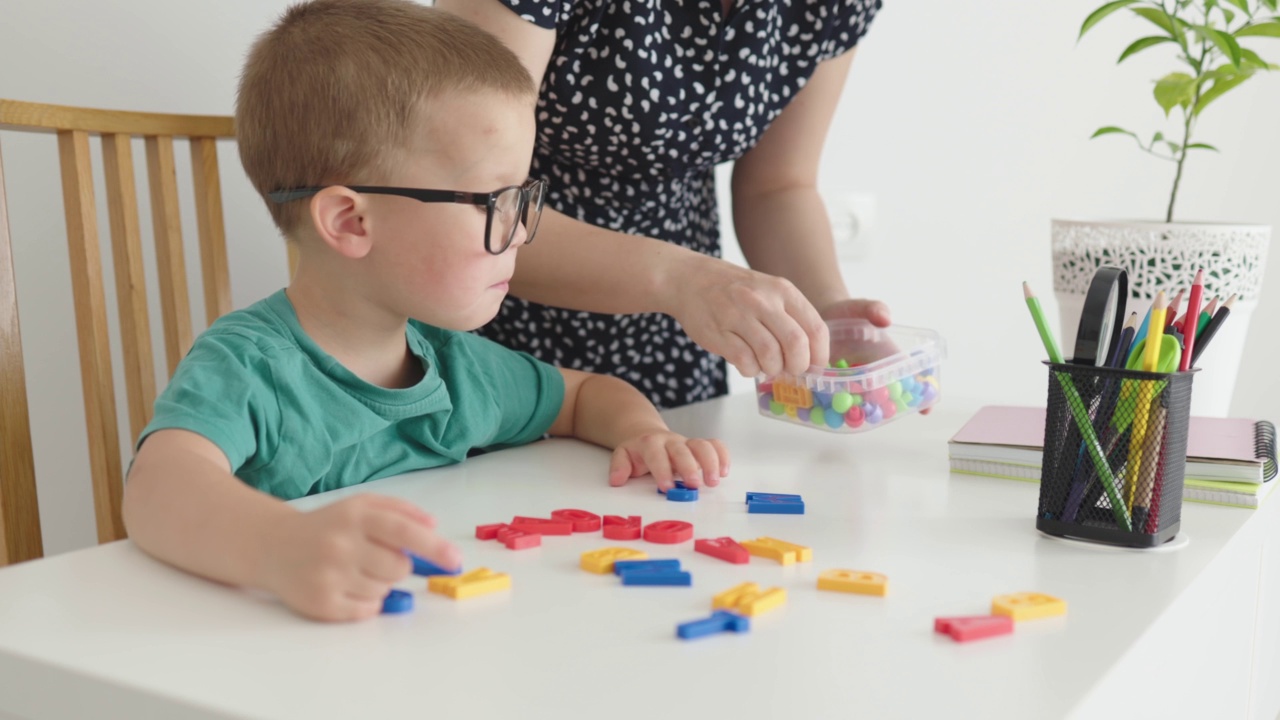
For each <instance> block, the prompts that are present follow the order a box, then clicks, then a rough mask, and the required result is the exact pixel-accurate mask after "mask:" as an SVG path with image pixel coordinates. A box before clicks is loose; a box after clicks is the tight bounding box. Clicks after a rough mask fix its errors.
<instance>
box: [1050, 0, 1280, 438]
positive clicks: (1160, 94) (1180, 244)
mask: <svg viewBox="0 0 1280 720" xmlns="http://www.w3.org/2000/svg"><path fill="white" fill-rule="evenodd" d="M1278 2H1280V0H1116V1H1115V2H1108V3H1106V4H1104V5H1102V6H1101V7H1099V8H1098V9H1096V10H1094V11H1093V12H1092V13H1090V14H1089V16H1088V17H1087V18H1085V20H1084V23H1083V24H1082V25H1081V27H1080V34H1079V37H1081V38H1083V37H1084V35H1085V34H1086V33H1088V32H1089V30H1090V29H1092V28H1093V27H1094V26H1096V25H1097V24H1098V23H1099V22H1102V21H1103V20H1105V19H1106V18H1108V17H1111V16H1113V15H1115V14H1116V13H1131V14H1133V15H1136V16H1137V17H1139V18H1141V19H1142V20H1144V21H1145V22H1144V23H1143V25H1144V27H1146V28H1147V29H1149V30H1151V31H1152V33H1151V34H1150V35H1145V36H1143V37H1139V38H1137V39H1135V40H1134V41H1133V42H1132V43H1130V44H1129V45H1128V47H1126V48H1124V50H1123V51H1122V52H1121V53H1120V57H1119V59H1118V60H1117V64H1119V63H1123V62H1124V61H1125V60H1127V59H1129V58H1131V57H1133V56H1135V55H1137V54H1139V53H1143V52H1149V51H1150V52H1159V51H1164V52H1169V53H1171V54H1172V56H1173V59H1174V61H1175V63H1176V64H1177V65H1178V68H1177V69H1176V70H1173V71H1172V72H1169V73H1168V74H1166V75H1165V76H1164V77H1161V78H1159V79H1157V80H1156V81H1155V85H1154V88H1153V90H1152V96H1153V98H1154V100H1155V102H1156V104H1157V105H1158V106H1159V107H1160V110H1161V111H1162V112H1163V114H1164V117H1165V122H1166V123H1168V124H1169V126H1170V127H1167V128H1165V129H1164V130H1161V131H1157V132H1154V133H1153V134H1152V135H1151V136H1150V139H1149V140H1144V139H1143V138H1144V137H1146V135H1145V133H1144V134H1142V135H1140V134H1138V133H1136V132H1133V131H1130V130H1128V129H1125V128H1122V127H1118V126H1115V125H1107V126H1104V127H1101V128H1099V129H1098V130H1097V131H1095V132H1094V133H1093V136H1092V137H1094V138H1100V137H1111V138H1112V139H1115V138H1128V139H1130V140H1132V141H1133V142H1134V143H1135V144H1136V146H1137V148H1138V149H1139V150H1140V151H1141V152H1143V153H1145V154H1147V155H1150V156H1152V157H1154V158H1157V159H1159V160H1161V161H1164V162H1167V163H1169V164H1170V183H1171V187H1170V191H1169V200H1168V204H1167V205H1166V207H1165V208H1164V213H1163V220H1152V221H1147V222H1142V221H1112V222H1078V221H1068V220H1054V221H1053V266H1054V292H1055V294H1056V296H1057V299H1058V306H1059V311H1060V314H1061V321H1062V329H1063V332H1064V333H1067V334H1065V335H1064V337H1066V338H1071V337H1074V336H1075V331H1076V325H1077V324H1078V322H1079V317H1080V312H1081V308H1082V307H1083V302H1084V294H1085V292H1086V290H1087V289H1088V286H1089V281H1090V279H1091V278H1092V277H1093V273H1094V270H1095V269H1096V268H1097V267H1099V266H1101V265H1114V266H1118V267H1122V268H1125V269H1126V270H1127V271H1128V273H1129V287H1130V299H1131V305H1130V306H1131V307H1132V308H1133V309H1135V310H1139V311H1145V309H1146V307H1147V305H1149V304H1150V302H1151V300H1153V299H1154V297H1155V295H1156V293H1157V292H1159V291H1161V290H1163V291H1165V292H1166V293H1167V294H1168V295H1169V296H1170V297H1172V296H1173V295H1175V294H1176V293H1177V292H1178V291H1179V290H1181V289H1184V288H1186V286H1187V285H1188V284H1189V283H1190V282H1191V278H1192V276H1193V275H1194V274H1195V271H1196V270H1197V269H1199V268H1204V270H1205V276H1206V281H1205V290H1204V295H1205V302H1208V298H1210V297H1214V296H1217V297H1220V298H1222V299H1223V300H1225V299H1226V298H1227V297H1229V296H1231V295H1236V296H1237V300H1236V304H1235V307H1234V308H1233V310H1232V313H1231V320H1230V322H1228V323H1226V324H1224V325H1223V327H1222V331H1221V332H1220V333H1219V334H1218V335H1217V336H1215V338H1214V341H1213V345H1212V346H1211V347H1210V349H1208V350H1207V351H1206V352H1205V355H1204V356H1203V357H1201V358H1200V365H1201V366H1202V367H1203V370H1202V371H1201V373H1200V374H1199V376H1198V377H1197V378H1196V388H1197V390H1199V391H1200V392H1196V393H1195V394H1194V396H1193V404H1192V409H1191V411H1192V413H1193V414H1197V415H1218V416H1222V415H1226V414H1227V411H1228V408H1229V406H1230V404H1231V395H1232V392H1233V390H1234V386H1235V377H1236V372H1237V371H1238V369H1239V365H1240V356H1241V355H1242V354H1243V350H1244V341H1245V335H1246V332H1247V329H1248V324H1249V318H1250V315H1251V314H1252V311H1253V309H1254V308H1255V307H1256V306H1257V300H1258V294H1259V292H1260V290H1261V287H1262V277H1263V271H1264V269H1265V263H1266V255H1267V245H1268V243H1269V241H1270V237H1271V228H1270V227H1267V226H1261V225H1240V224H1226V223H1202V222H1194V223H1192V222H1176V221H1175V217H1176V214H1175V211H1176V206H1177V201H1178V189H1179V186H1180V185H1181V183H1182V178H1183V176H1184V172H1185V171H1186V170H1187V169H1188V159H1189V158H1194V157H1195V155H1196V154H1198V153H1204V152H1217V148H1215V147H1214V146H1213V145H1210V144H1209V143H1207V142H1203V141H1202V139H1201V138H1200V137H1199V135H1197V133H1196V129H1197V128H1196V122H1197V120H1198V119H1199V118H1200V116H1201V114H1203V113H1204V112H1205V111H1206V109H1208V108H1210V107H1216V101H1218V100H1219V99H1220V98H1221V97H1222V96H1223V95H1225V94H1227V93H1229V92H1231V91H1232V90H1234V89H1236V88H1237V87H1239V86H1240V85H1242V84H1244V83H1245V82H1247V81H1249V80H1250V79H1252V78H1253V77H1254V76H1255V75H1258V74H1260V73H1263V72H1267V71H1271V70H1280V66H1278V65H1274V64H1271V63H1269V62H1267V61H1266V60H1264V59H1263V58H1262V57H1261V56H1260V55H1259V54H1258V52H1257V51H1255V50H1254V49H1253V48H1252V47H1250V45H1252V44H1254V42H1255V41H1269V40H1270V41H1274V40H1276V39H1280V11H1278V10H1277V4H1278ZM1134 300H1136V301H1137V302H1136V303H1134V302H1132V301H1134ZM1183 309H1185V307H1184V308H1183Z"/></svg>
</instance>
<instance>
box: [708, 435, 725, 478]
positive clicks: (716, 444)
mask: <svg viewBox="0 0 1280 720" xmlns="http://www.w3.org/2000/svg"><path fill="white" fill-rule="evenodd" d="M707 442H710V443H711V447H713V448H715V449H716V454H717V455H719V456H720V477H725V476H727V475H728V474H729V448H728V447H726V446H725V444H724V443H723V442H720V441H719V440H708V441H707Z"/></svg>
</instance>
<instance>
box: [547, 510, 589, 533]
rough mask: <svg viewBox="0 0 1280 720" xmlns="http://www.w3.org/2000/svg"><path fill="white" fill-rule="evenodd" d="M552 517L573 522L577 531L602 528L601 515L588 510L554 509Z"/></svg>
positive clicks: (582, 531) (583, 531)
mask: <svg viewBox="0 0 1280 720" xmlns="http://www.w3.org/2000/svg"><path fill="white" fill-rule="evenodd" d="M551 519H552V520H560V521H567V522H569V523H572V525H573V531H574V532H576V533H585V532H596V531H597V530H599V529H600V516H599V515H597V514H595V513H589V512H587V511H586V510H553V511H552V512H551Z"/></svg>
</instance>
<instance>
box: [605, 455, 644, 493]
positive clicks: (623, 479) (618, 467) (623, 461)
mask: <svg viewBox="0 0 1280 720" xmlns="http://www.w3.org/2000/svg"><path fill="white" fill-rule="evenodd" d="M635 474H637V473H633V472H631V455H630V454H629V453H628V452H627V449H626V448H621V447H620V448H615V449H614V451H613V457H612V458H611V459H610V460H609V484H610V485H612V486H613V487H622V486H623V485H626V484H627V481H628V480H630V479H631V477H632V476H633V475H635ZM640 474H643V473H640Z"/></svg>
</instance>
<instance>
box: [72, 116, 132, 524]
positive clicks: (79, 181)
mask: <svg viewBox="0 0 1280 720" xmlns="http://www.w3.org/2000/svg"><path fill="white" fill-rule="evenodd" d="M58 157H59V160H60V162H61V165H62V203H63V209H64V211H65V215H66V218H67V246H68V249H69V250H70V255H71V291H72V296H73V298H74V300H75V307H76V337H77V338H79V343H80V379H81V384H82V386H83V389H84V412H85V418H86V422H87V424H88V428H89V469H90V472H91V474H92V475H93V486H94V488H93V489H94V492H93V496H94V497H93V499H94V502H93V509H94V516H95V517H97V519H98V542H108V541H110V540H117V539H119V538H122V537H124V521H123V520H122V519H121V517H120V500H121V495H122V494H123V492H124V481H123V478H122V472H123V471H122V466H121V464H120V430H119V427H118V426H117V423H116V399H115V387H114V385H113V383H112V375H111V346H110V342H109V340H108V338H107V301H106V296H105V293H104V291H103V288H102V257H101V254H100V252H99V249H98V214H97V209H96V207H95V206H94V199H93V168H92V166H91V163H90V158H89V134H88V133H86V132H85V131H83V130H60V131H58Z"/></svg>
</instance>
